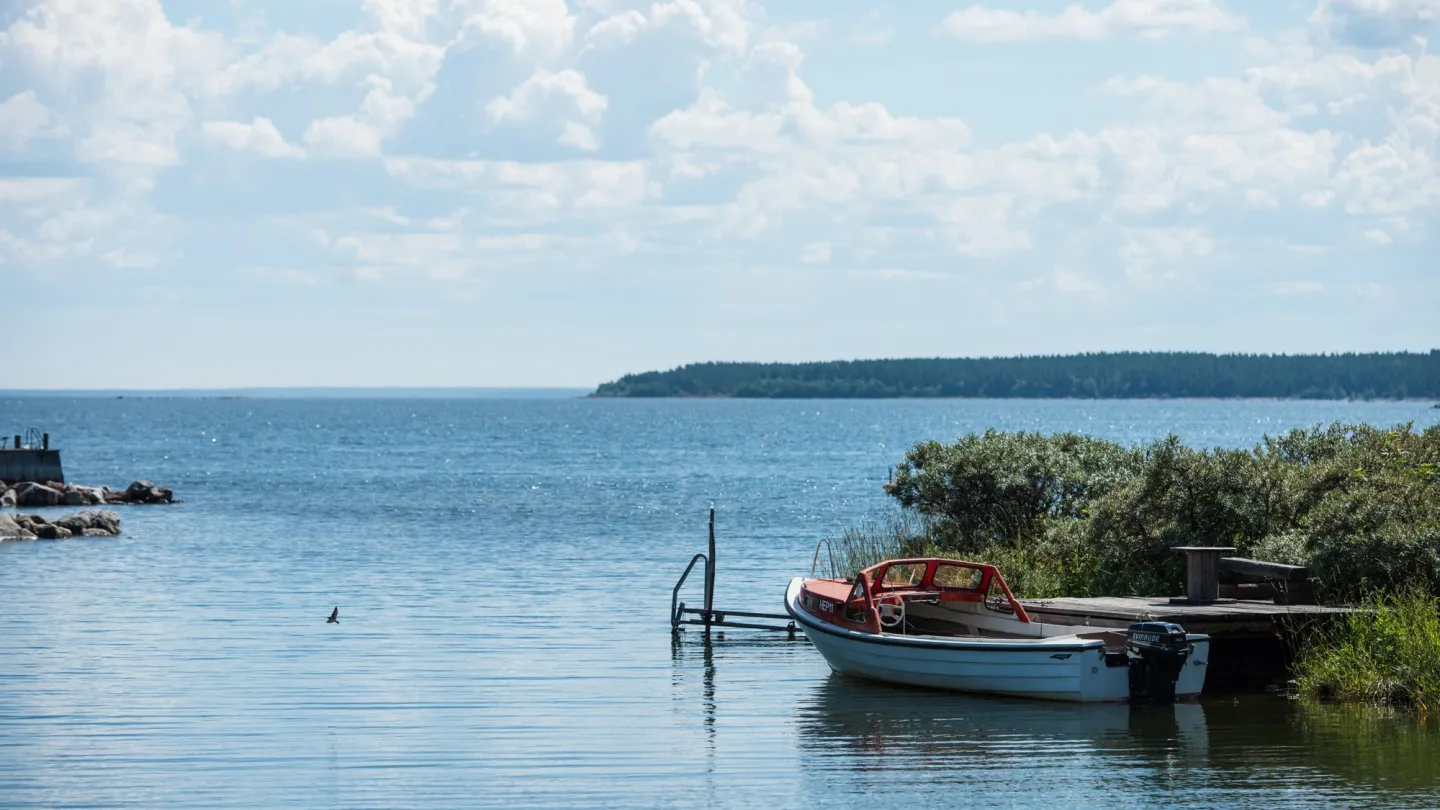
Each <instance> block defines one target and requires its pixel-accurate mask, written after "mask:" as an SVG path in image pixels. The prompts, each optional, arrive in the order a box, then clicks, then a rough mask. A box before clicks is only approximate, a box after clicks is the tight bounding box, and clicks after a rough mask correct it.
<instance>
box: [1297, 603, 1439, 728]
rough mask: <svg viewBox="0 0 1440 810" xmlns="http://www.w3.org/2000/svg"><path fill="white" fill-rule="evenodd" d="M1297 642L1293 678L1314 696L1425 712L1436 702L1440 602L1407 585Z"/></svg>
mask: <svg viewBox="0 0 1440 810" xmlns="http://www.w3.org/2000/svg"><path fill="white" fill-rule="evenodd" d="M1367 602H1368V604H1367V606H1368V607H1369V608H1370V610H1367V611H1364V612H1357V613H1353V614H1350V615H1349V616H1346V617H1345V619H1344V620H1343V621H1342V622H1340V623H1339V624H1338V626H1336V627H1333V628H1331V629H1330V631H1329V632H1328V633H1326V634H1325V635H1317V636H1313V637H1311V638H1310V639H1308V640H1307V643H1306V644H1305V645H1304V646H1303V647H1302V649H1301V654H1300V660H1299V663H1298V665H1297V666H1296V673H1295V675H1296V681H1297V682H1298V683H1299V685H1300V689H1301V691H1302V692H1304V693H1306V694H1309V695H1311V696H1315V697H1322V698H1338V699H1341V700H1353V701H1359V702H1366V703H1379V704H1384V705H1389V706H1396V707H1399V708H1405V709H1411V710H1415V711H1418V712H1420V713H1422V714H1423V713H1427V712H1428V711H1429V709H1430V707H1434V706H1440V606H1437V603H1436V601H1435V597H1434V595H1433V594H1431V593H1430V592H1428V591H1426V590H1423V589H1420V588H1406V589H1404V590H1401V591H1399V592H1397V593H1393V594H1377V595H1376V596H1374V597H1373V598H1371V599H1369V600H1367Z"/></svg>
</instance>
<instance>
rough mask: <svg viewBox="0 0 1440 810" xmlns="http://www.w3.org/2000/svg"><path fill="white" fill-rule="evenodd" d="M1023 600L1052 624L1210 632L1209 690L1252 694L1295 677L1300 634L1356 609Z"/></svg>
mask: <svg viewBox="0 0 1440 810" xmlns="http://www.w3.org/2000/svg"><path fill="white" fill-rule="evenodd" d="M1020 603H1021V604H1022V605H1024V606H1025V611H1026V612H1027V613H1029V614H1030V617H1031V618H1032V619H1034V620H1036V621H1041V622H1045V623H1047V624H1079V625H1088V626H1090V627H1125V626H1128V625H1131V624H1134V623H1135V622H1141V621H1162V622H1174V623H1176V624H1178V625H1180V626H1181V627H1184V628H1185V629H1186V630H1187V631H1189V632H1191V633H1204V634H1206V635H1208V636H1210V660H1209V662H1208V663H1207V666H1209V667H1210V670H1209V672H1208V673H1207V674H1206V677H1205V692H1206V694H1215V693H1224V692H1237V691H1247V692H1248V691H1255V690H1259V689H1265V688H1266V687H1268V686H1271V685H1273V684H1281V683H1284V682H1285V681H1286V680H1287V679H1288V678H1289V677H1290V676H1289V674H1288V673H1289V670H1290V665H1291V663H1292V662H1293V660H1294V653H1295V641H1296V638H1295V635H1296V633H1297V632H1299V631H1301V629H1302V628H1305V627H1313V626H1315V624H1316V623H1318V622H1325V621H1329V620H1331V619H1333V618H1334V617H1336V616H1339V615H1343V614H1345V613H1349V612H1351V611H1352V610H1353V608H1345V607H1330V606H1325V605H1277V604H1275V603H1274V602H1273V601H1264V602H1262V601H1252V600H1239V599H1237V600H1220V601H1216V602H1212V603H1210V604H1202V605H1193V604H1183V603H1176V602H1175V601H1172V600H1170V599H1168V598H1164V597H1154V596H1150V597H1144V596H1140V597H1134V596H1132V597H1113V596H1104V597H1093V598H1057V599H1022V600H1020Z"/></svg>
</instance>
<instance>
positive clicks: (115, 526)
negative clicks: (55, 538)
mask: <svg viewBox="0 0 1440 810" xmlns="http://www.w3.org/2000/svg"><path fill="white" fill-rule="evenodd" d="M54 525H56V526H59V527H61V528H63V529H66V530H68V531H69V532H70V533H71V534H84V533H85V532H86V531H87V530H90V529H98V530H100V531H103V532H104V533H105V534H106V535H116V534H119V533H120V516H119V515H117V514H115V513H114V512H111V511H108V510H104V509H86V510H85V511H83V512H74V513H71V514H68V515H66V516H64V517H61V518H56V519H55V523H54ZM91 536H94V535H91Z"/></svg>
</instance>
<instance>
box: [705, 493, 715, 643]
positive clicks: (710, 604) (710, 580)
mask: <svg viewBox="0 0 1440 810" xmlns="http://www.w3.org/2000/svg"><path fill="white" fill-rule="evenodd" d="M714 607H715V507H713V506H712V507H710V556H709V557H707V558H705V636H706V637H707V638H708V637H709V636H710V611H711V610H712V609H713V608H714Z"/></svg>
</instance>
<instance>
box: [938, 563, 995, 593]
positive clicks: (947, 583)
mask: <svg viewBox="0 0 1440 810" xmlns="http://www.w3.org/2000/svg"><path fill="white" fill-rule="evenodd" d="M984 580H985V571H984V569H981V568H975V567H973V566H969V565H953V564H951V563H940V564H939V565H937V566H935V578H934V583H935V585H936V587H939V588H963V589H965V590H970V591H973V590H975V589H977V588H979V587H980V583H981V582H983V581H984Z"/></svg>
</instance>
